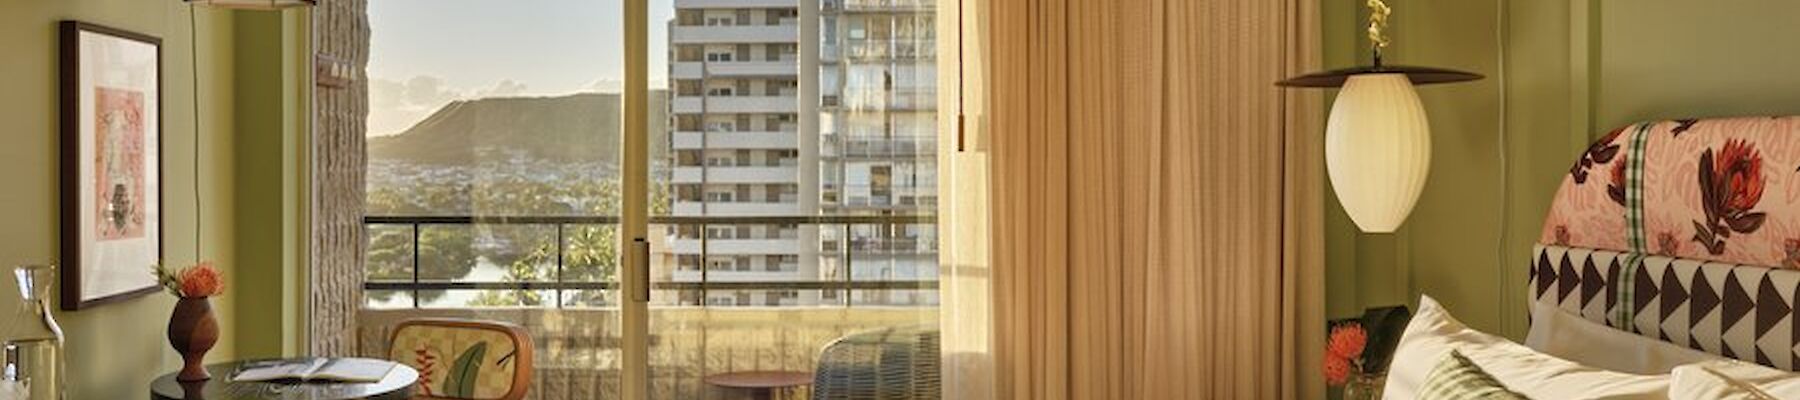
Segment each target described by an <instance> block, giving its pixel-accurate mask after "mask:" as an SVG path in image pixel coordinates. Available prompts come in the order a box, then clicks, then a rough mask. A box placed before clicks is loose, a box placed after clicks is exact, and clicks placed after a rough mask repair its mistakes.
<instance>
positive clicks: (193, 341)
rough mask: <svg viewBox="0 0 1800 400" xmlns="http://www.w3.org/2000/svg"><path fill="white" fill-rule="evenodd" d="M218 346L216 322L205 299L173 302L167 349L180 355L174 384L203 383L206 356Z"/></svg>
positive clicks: (208, 302)
mask: <svg viewBox="0 0 1800 400" xmlns="http://www.w3.org/2000/svg"><path fill="white" fill-rule="evenodd" d="M218 342H219V320H218V319H217V318H214V317H213V310H212V301H210V300H208V299H207V298H205V297H182V298H181V300H179V301H176V302H175V314H174V315H170V316H169V346H171V347H174V348H175V352H177V353H181V360H182V367H181V373H180V374H178V375H175V379H176V380H180V381H184V382H193V381H204V380H207V379H211V378H212V375H211V374H208V373H207V372H206V352H207V351H208V350H212V348H213V345H214V344H218Z"/></svg>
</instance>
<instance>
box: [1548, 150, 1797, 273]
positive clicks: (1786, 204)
mask: <svg viewBox="0 0 1800 400" xmlns="http://www.w3.org/2000/svg"><path fill="white" fill-rule="evenodd" d="M1797 167H1800V117H1747V118H1729V119H1705V120H1692V119H1690V120H1679V121H1663V122H1654V123H1645V124H1638V125H1632V126H1628V127H1623V128H1619V129H1617V130H1614V131H1612V133H1609V134H1607V135H1606V137H1603V138H1601V139H1600V140H1599V141H1597V142H1595V143H1594V144H1593V145H1592V146H1590V147H1588V149H1587V151H1586V152H1583V154H1582V155H1581V157H1580V159H1579V160H1578V161H1577V162H1576V164H1575V165H1574V166H1573V167H1571V168H1570V169H1569V174H1568V176H1566V177H1564V178H1563V183H1562V187H1561V189H1560V190H1558V191H1557V195H1556V200H1555V202H1554V203H1552V204H1551V207H1550V215H1549V218H1548V220H1547V221H1545V222H1544V231H1543V236H1542V237H1541V238H1540V239H1539V241H1538V242H1539V243H1542V244H1552V245H1561V246H1569V247H1585V248H1592V249H1602V250H1619V251H1630V252H1636V253H1646V254H1651V255H1662V256H1669V257H1675V258H1691V259H1701V260H1710V261H1720V262H1728V263H1733V264H1745V265H1761V266H1770V267H1781V268H1788V269H1800V170H1796V168H1797ZM1634 180H1635V181H1636V182H1638V185H1635V186H1633V185H1629V184H1628V183H1630V182H1632V181H1634Z"/></svg>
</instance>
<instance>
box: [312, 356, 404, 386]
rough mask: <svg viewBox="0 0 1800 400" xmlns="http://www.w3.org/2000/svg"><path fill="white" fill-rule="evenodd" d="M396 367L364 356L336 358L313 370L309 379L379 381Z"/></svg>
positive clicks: (390, 363)
mask: <svg viewBox="0 0 1800 400" xmlns="http://www.w3.org/2000/svg"><path fill="white" fill-rule="evenodd" d="M393 369H394V363H392V362H388V361H381V360H371V359H364V358H336V359H332V360H331V361H329V362H326V363H325V365H322V366H320V367H319V368H318V369H316V370H314V371H313V372H312V375H311V376H310V377H309V379H329V380H334V381H340V382H379V381H381V378H383V377H386V376H387V374H388V371H391V370H393Z"/></svg>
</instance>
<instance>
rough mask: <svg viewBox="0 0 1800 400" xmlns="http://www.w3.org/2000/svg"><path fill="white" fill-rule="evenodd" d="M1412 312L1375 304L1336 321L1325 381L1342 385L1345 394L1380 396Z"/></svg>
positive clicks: (1350, 399) (1350, 398)
mask: <svg viewBox="0 0 1800 400" xmlns="http://www.w3.org/2000/svg"><path fill="white" fill-rule="evenodd" d="M1411 319H1412V313H1410V312H1408V311H1407V310H1406V307H1404V306H1391V307H1379V308H1372V309H1369V310H1366V311H1364V312H1363V316H1362V318H1357V319H1353V320H1347V321H1341V322H1336V323H1333V325H1332V327H1331V333H1330V336H1327V337H1326V339H1325V359H1324V360H1323V362H1324V364H1323V365H1321V367H1322V369H1323V372H1324V374H1325V382H1326V383H1328V384H1330V385H1331V386H1343V387H1344V392H1343V398H1344V399H1347V400H1363V399H1377V398H1381V389H1382V386H1384V384H1385V381H1386V376H1387V367H1388V363H1389V362H1390V359H1391V358H1393V356H1394V348H1395V347H1396V346H1398V345H1399V341H1400V335H1401V334H1402V333H1403V330H1404V329H1405V328H1406V324H1407V321H1408V320H1411Z"/></svg>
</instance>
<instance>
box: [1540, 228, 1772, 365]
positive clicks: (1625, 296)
mask: <svg viewBox="0 0 1800 400" xmlns="http://www.w3.org/2000/svg"><path fill="white" fill-rule="evenodd" d="M1532 253H1533V257H1532V262H1531V263H1532V265H1531V268H1530V270H1529V271H1530V272H1529V273H1530V284H1529V285H1527V286H1528V287H1529V289H1528V290H1530V296H1531V299H1532V301H1536V302H1540V303H1548V304H1554V305H1556V306H1558V307H1560V308H1562V309H1564V310H1566V311H1569V312H1570V313H1572V314H1577V315H1580V316H1581V317H1582V318H1585V319H1588V320H1590V321H1594V322H1596V323H1601V324H1605V325H1607V326H1610V327H1613V328H1615V329H1619V330H1624V331H1627V332H1633V333H1637V334H1639V335H1643V336H1645V337H1649V338H1653V339H1657V340H1662V341H1666V342H1669V343H1674V344H1677V345H1681V346H1686V347H1689V348H1693V349H1696V350H1700V351H1704V352H1707V353H1712V354H1718V355H1722V356H1726V357H1731V358H1736V359H1740V360H1745V361H1751V362H1756V363H1759V364H1763V365H1767V366H1771V367H1775V368H1781V369H1786V370H1790V371H1800V329H1795V326H1794V324H1795V318H1796V316H1800V297H1796V296H1795V293H1796V292H1797V291H1800V271H1794V270H1781V269H1770V268H1767V267H1759V266H1742V265H1732V264H1724V263H1718V262H1710V261H1703V260H1691V259H1676V258H1669V257H1663V256H1649V255H1642V254H1632V253H1625V252H1618V251H1611V250H1594V249H1584V248H1570V247H1563V246H1553V245H1538V246H1536V247H1535V248H1534V249H1533V251H1532Z"/></svg>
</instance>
